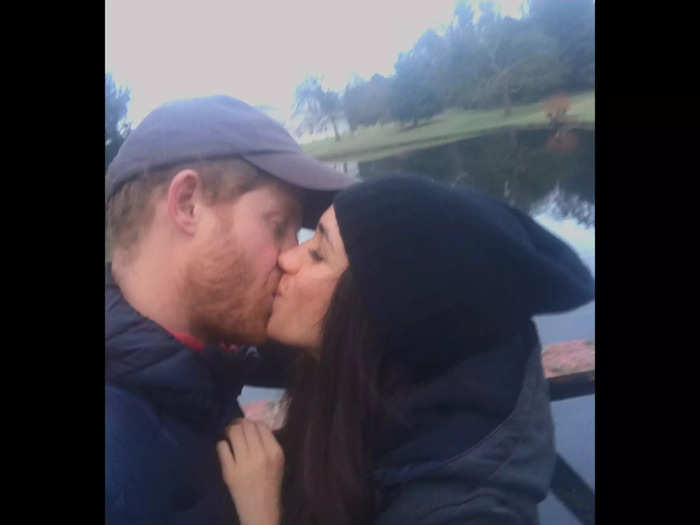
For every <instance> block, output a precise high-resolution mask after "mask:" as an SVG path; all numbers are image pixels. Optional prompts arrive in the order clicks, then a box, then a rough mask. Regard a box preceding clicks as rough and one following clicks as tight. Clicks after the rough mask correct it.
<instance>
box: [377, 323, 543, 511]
mask: <svg viewBox="0 0 700 525" xmlns="http://www.w3.org/2000/svg"><path fill="white" fill-rule="evenodd" d="M406 415H407V417H406V421H410V424H409V425H405V426H400V427H397V428H396V429H395V432H394V434H393V435H394V436H402V437H394V438H393V439H392V438H389V440H388V443H389V445H385V447H384V449H383V450H384V451H383V453H382V454H381V456H380V457H379V460H378V462H377V465H378V467H377V468H376V469H375V472H374V477H375V480H376V481H378V482H379V484H380V485H381V486H382V487H383V488H384V489H391V488H393V487H395V486H398V485H401V484H403V483H405V482H408V481H414V480H420V481H426V480H447V479H449V480H459V481H461V482H464V483H465V484H466V485H468V486H473V487H474V488H476V487H478V486H494V487H500V488H505V489H510V490H517V491H518V492H521V493H525V494H529V495H531V496H532V497H533V498H534V499H536V500H538V501H539V500H541V499H544V497H545V496H546V494H547V491H548V489H549V485H550V482H551V477H552V473H553V469H554V461H555V450H554V429H553V425H552V419H551V412H550V406H549V393H548V386H547V383H546V380H545V378H544V373H543V370H542V364H541V347H540V344H539V338H538V336H537V331H536V329H535V326H534V324H533V323H532V322H531V321H530V322H529V323H528V325H527V326H526V327H525V328H524V329H523V330H521V331H520V332H519V333H518V334H517V335H516V336H515V337H513V338H512V339H511V340H510V341H509V342H508V343H504V344H502V345H500V346H498V347H495V348H492V349H491V350H490V351H488V352H483V353H481V354H478V355H475V356H473V357H470V358H468V359H466V360H465V361H463V362H461V363H460V364H458V365H457V366H455V367H453V368H452V369H451V370H450V371H449V372H448V373H446V374H443V375H442V376H440V377H438V378H436V379H433V380H431V381H430V382H429V383H427V384H425V385H421V386H420V387H419V388H418V389H417V390H414V392H413V393H412V394H411V397H410V399H409V400H408V402H407V412H406Z"/></svg>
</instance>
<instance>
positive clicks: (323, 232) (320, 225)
mask: <svg viewBox="0 0 700 525" xmlns="http://www.w3.org/2000/svg"><path fill="white" fill-rule="evenodd" d="M316 229H317V230H318V232H319V233H320V234H321V237H323V238H324V239H326V242H328V244H330V245H331V248H333V249H335V247H334V246H333V243H332V242H331V238H330V237H329V236H328V230H327V229H326V227H325V226H324V225H323V223H322V222H321V221H318V224H317V225H316Z"/></svg>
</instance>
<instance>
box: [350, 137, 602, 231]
mask: <svg viewBox="0 0 700 525" xmlns="http://www.w3.org/2000/svg"><path fill="white" fill-rule="evenodd" d="M557 140H558V141H563V142H564V143H565V144H566V147H561V146H560V142H557V141H553V135H552V132H551V131H547V130H536V131H525V130H521V131H516V130H511V131H508V132H505V133H498V134H493V135H488V136H483V137H479V138H474V139H469V140H463V141H460V142H455V143H452V144H447V145H444V146H438V147H434V148H428V149H423V150H418V151H412V152H409V153H406V154H403V155H397V156H394V157H387V158H384V159H380V160H375V161H368V162H360V163H359V164H358V165H357V174H358V175H359V177H360V178H371V177H376V176H381V175H384V174H387V173H391V172H397V171H408V172H415V173H422V174H425V175H428V176H430V177H433V178H435V179H437V180H442V181H445V182H447V183H449V184H465V185H471V186H475V187H477V188H479V189H481V190H482V191H485V192H486V193H489V194H491V195H494V196H496V197H499V198H503V199H505V200H506V201H508V202H510V203H511V204H513V205H514V206H517V207H518V208H520V209H522V210H524V211H526V212H527V213H529V214H531V215H538V214H541V213H543V212H544V211H547V213H548V214H551V215H552V216H553V217H554V218H556V219H558V220H564V219H567V218H573V219H575V220H576V222H577V223H578V224H580V225H581V226H583V227H585V228H591V227H594V225H595V186H594V164H595V163H594V133H593V132H592V131H584V130H570V131H567V137H565V138H563V139H557ZM553 144H554V145H553ZM558 144H559V145H558ZM347 164H348V163H345V166H343V168H344V171H355V170H353V169H352V168H353V167H354V166H347Z"/></svg>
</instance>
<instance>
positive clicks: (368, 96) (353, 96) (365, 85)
mask: <svg viewBox="0 0 700 525" xmlns="http://www.w3.org/2000/svg"><path fill="white" fill-rule="evenodd" d="M390 98H391V82H390V81H389V80H388V79H387V78H385V77H383V76H382V75H373V76H372V78H371V79H370V80H369V81H368V82H365V81H363V80H362V79H360V78H356V79H354V81H353V82H351V83H349V84H348V85H347V87H346V88H345V91H344V93H343V100H342V102H343V111H344V112H345V117H346V118H347V120H348V124H349V126H350V129H351V130H352V131H355V129H357V127H358V126H372V125H374V124H376V123H377V122H386V121H388V120H389V119H390V116H391V115H390V112H389V103H390Z"/></svg>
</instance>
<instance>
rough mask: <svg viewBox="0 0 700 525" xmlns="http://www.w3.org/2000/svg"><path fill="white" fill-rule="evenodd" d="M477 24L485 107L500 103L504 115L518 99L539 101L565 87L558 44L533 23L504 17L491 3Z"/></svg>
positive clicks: (481, 97) (481, 94)
mask: <svg viewBox="0 0 700 525" xmlns="http://www.w3.org/2000/svg"><path fill="white" fill-rule="evenodd" d="M481 9H482V15H481V17H480V19H479V22H478V24H477V35H478V39H479V46H480V52H479V55H478V56H479V58H480V66H481V68H480V69H481V72H482V81H481V93H480V95H479V98H480V99H481V101H482V103H484V104H489V103H492V102H493V101H494V98H498V99H500V101H501V103H502V104H503V106H504V115H505V116H508V115H510V113H511V106H512V101H513V97H514V96H519V97H520V98H536V97H538V96H542V95H543V94H546V93H549V92H552V91H553V90H556V89H559V88H560V87H562V86H563V85H564V83H565V66H564V64H563V63H561V61H560V60H559V55H558V49H557V43H556V41H555V40H554V39H553V38H551V37H549V36H547V35H545V34H544V33H543V32H542V31H540V30H539V28H538V27H537V26H536V25H535V24H533V23H532V22H531V21H529V20H515V19H513V18H510V17H505V18H504V17H501V16H500V14H498V13H497V12H496V11H495V8H494V6H493V4H492V3H491V2H489V3H486V4H482V5H481Z"/></svg>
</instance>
